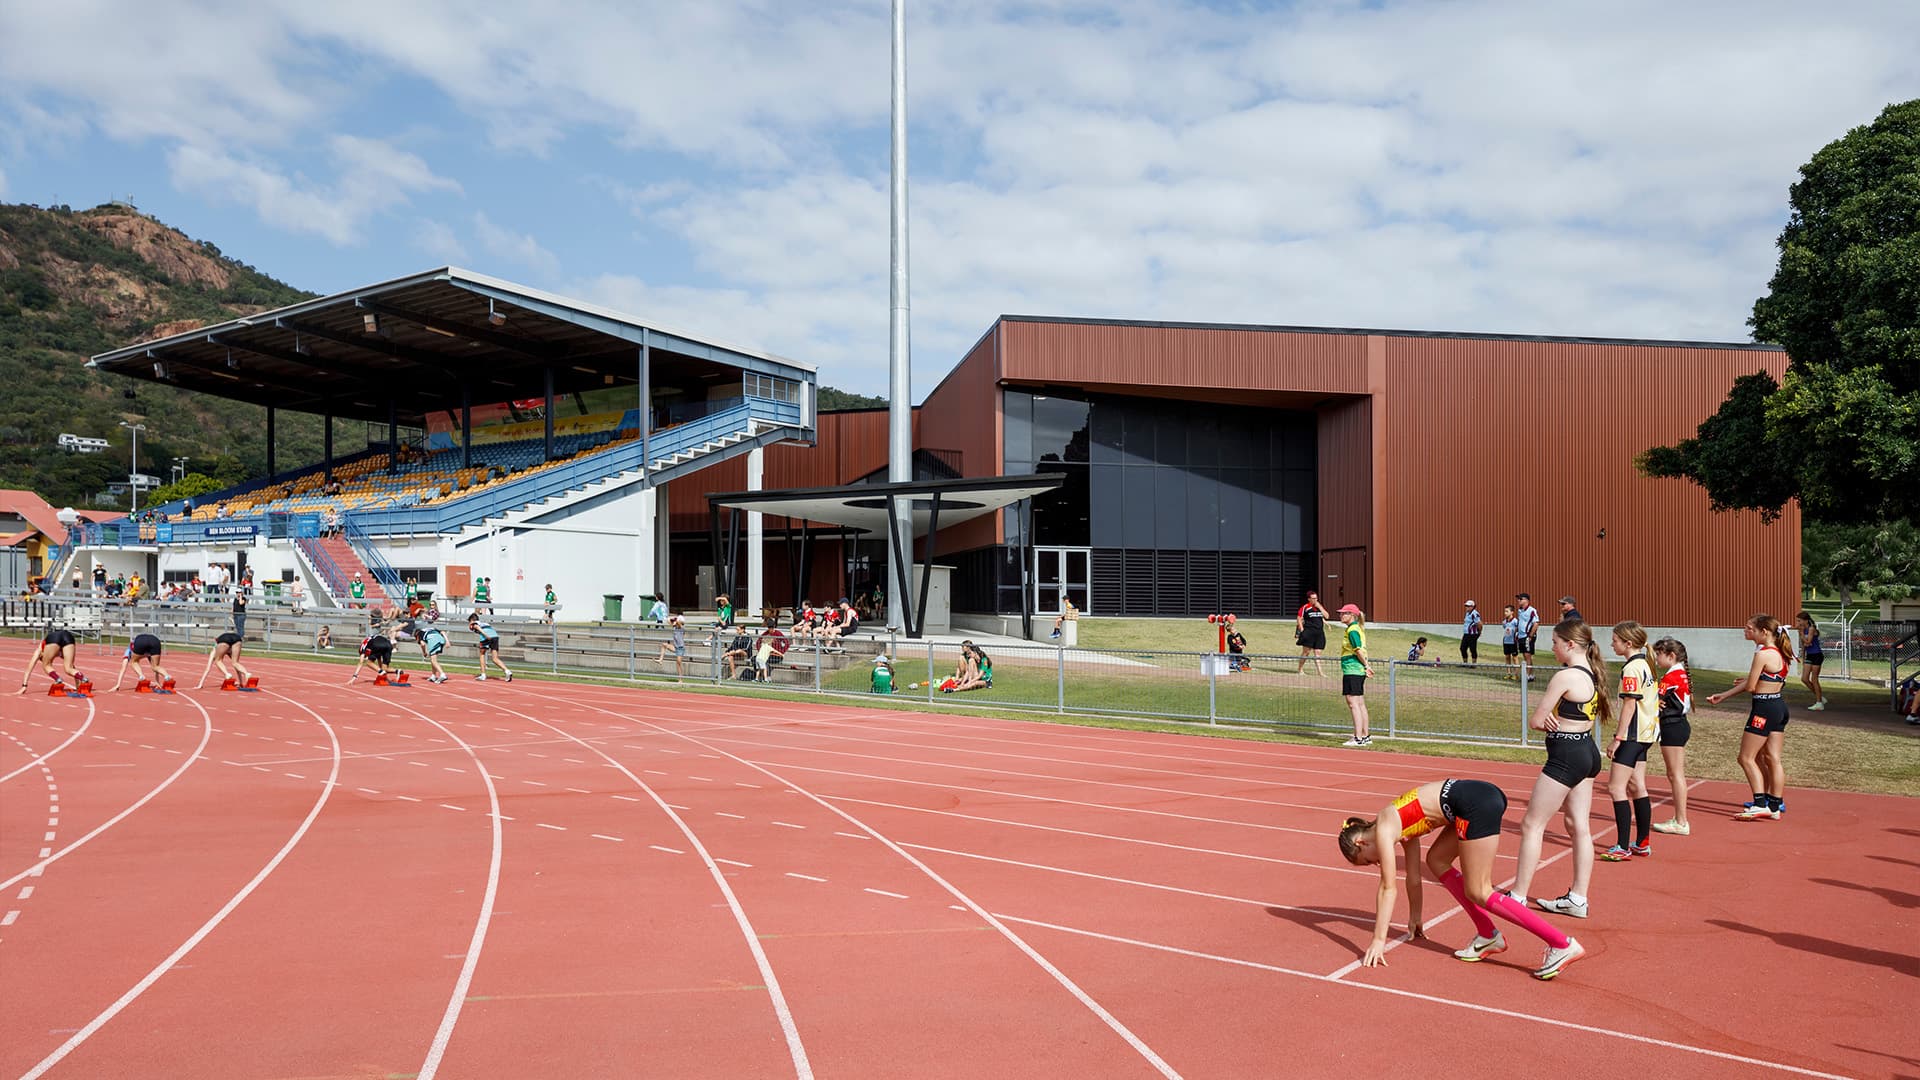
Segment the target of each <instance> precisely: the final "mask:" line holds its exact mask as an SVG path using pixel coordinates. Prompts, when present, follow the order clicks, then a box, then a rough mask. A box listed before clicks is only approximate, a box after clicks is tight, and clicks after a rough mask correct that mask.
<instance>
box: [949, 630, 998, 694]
mask: <svg viewBox="0 0 1920 1080" xmlns="http://www.w3.org/2000/svg"><path fill="white" fill-rule="evenodd" d="M991 686H993V660H992V659H991V658H989V657H988V656H987V653H986V650H984V649H982V648H981V647H980V646H978V645H975V644H974V643H973V642H971V641H963V642H961V643H960V665H959V666H958V667H956V668H954V669H953V674H952V675H949V676H948V677H947V678H946V680H945V681H944V682H942V683H941V684H940V692H941V693H943V694H960V693H965V692H966V691H968V690H984V689H987V688H990V687H991Z"/></svg>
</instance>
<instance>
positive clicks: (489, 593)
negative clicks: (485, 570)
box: [473, 578, 493, 615]
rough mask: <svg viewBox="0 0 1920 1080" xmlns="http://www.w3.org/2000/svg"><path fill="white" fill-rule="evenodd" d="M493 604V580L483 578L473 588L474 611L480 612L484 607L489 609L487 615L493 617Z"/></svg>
mask: <svg viewBox="0 0 1920 1080" xmlns="http://www.w3.org/2000/svg"><path fill="white" fill-rule="evenodd" d="M492 604H493V579H492V578H481V579H480V580H479V581H477V582H475V583H474V586H473V610H475V611H479V610H480V609H481V608H482V607H483V606H484V607H486V609H487V614H489V615H491V614H493V608H492V606H491V605H492Z"/></svg>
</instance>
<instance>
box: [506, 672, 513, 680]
mask: <svg viewBox="0 0 1920 1080" xmlns="http://www.w3.org/2000/svg"><path fill="white" fill-rule="evenodd" d="M507 681H508V682H512V681H513V672H511V671H509V672H507Z"/></svg>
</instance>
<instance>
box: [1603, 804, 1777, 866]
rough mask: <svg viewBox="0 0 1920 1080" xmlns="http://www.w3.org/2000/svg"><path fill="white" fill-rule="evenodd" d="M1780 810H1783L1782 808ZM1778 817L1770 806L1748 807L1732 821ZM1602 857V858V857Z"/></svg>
mask: <svg viewBox="0 0 1920 1080" xmlns="http://www.w3.org/2000/svg"><path fill="white" fill-rule="evenodd" d="M1782 809H1784V807H1783V808H1782ZM1779 817H1780V811H1779V810H1775V809H1774V808H1772V807H1770V806H1748V807H1747V808H1746V809H1744V810H1742V811H1740V812H1739V813H1737V814H1735V815H1733V820H1735V821H1762V820H1765V821H1774V820H1778V819H1779ZM1602 857H1603V858H1604V856H1602Z"/></svg>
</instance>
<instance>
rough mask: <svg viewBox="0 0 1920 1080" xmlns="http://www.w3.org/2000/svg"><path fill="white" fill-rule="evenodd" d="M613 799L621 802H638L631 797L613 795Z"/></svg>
mask: <svg viewBox="0 0 1920 1080" xmlns="http://www.w3.org/2000/svg"><path fill="white" fill-rule="evenodd" d="M614 798H616V799H619V800H620V801H621V802H639V801H640V800H639V799H636V798H634V797H633V796H631V795H615V796H614Z"/></svg>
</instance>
